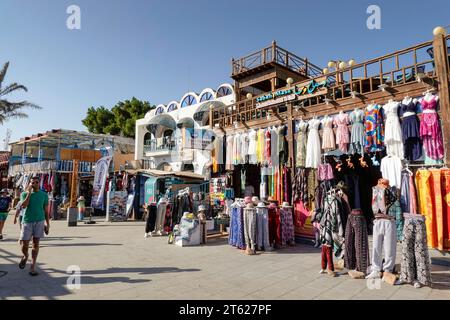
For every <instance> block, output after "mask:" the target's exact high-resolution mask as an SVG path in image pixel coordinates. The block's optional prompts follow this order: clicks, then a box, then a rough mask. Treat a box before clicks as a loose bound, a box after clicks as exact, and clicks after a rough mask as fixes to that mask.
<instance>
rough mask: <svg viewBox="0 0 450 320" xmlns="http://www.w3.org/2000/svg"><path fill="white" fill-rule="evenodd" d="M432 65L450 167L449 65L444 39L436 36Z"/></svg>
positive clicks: (446, 156) (446, 160)
mask: <svg viewBox="0 0 450 320" xmlns="http://www.w3.org/2000/svg"><path fill="white" fill-rule="evenodd" d="M433 51H434V63H435V70H436V76H437V78H438V81H439V105H440V108H441V113H442V119H441V120H442V130H443V136H444V150H445V163H446V165H450V93H449V77H448V74H449V65H448V54H447V43H446V41H445V37H444V36H442V35H438V36H435V37H434V40H433Z"/></svg>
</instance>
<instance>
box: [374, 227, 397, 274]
mask: <svg viewBox="0 0 450 320" xmlns="http://www.w3.org/2000/svg"><path fill="white" fill-rule="evenodd" d="M383 248H384V260H385V261H384V265H383V255H382V251H383ZM396 252H397V230H396V225H395V220H387V219H376V220H375V221H374V225H373V254H372V270H373V271H381V270H383V271H387V272H391V273H392V272H393V271H394V267H395V255H396Z"/></svg>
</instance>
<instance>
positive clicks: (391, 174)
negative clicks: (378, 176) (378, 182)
mask: <svg viewBox="0 0 450 320" xmlns="http://www.w3.org/2000/svg"><path fill="white" fill-rule="evenodd" d="M380 169H381V173H382V175H383V178H384V179H387V180H389V185H390V186H391V187H393V186H395V187H397V188H399V189H400V186H401V183H402V169H403V166H402V160H401V159H400V158H399V157H395V156H387V157H384V158H383V159H381V168H380Z"/></svg>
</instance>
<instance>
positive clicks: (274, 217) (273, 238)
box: [269, 209, 281, 246]
mask: <svg viewBox="0 0 450 320" xmlns="http://www.w3.org/2000/svg"><path fill="white" fill-rule="evenodd" d="M269 242H270V244H271V245H272V246H274V245H277V246H280V245H281V224H280V211H279V210H278V209H269Z"/></svg>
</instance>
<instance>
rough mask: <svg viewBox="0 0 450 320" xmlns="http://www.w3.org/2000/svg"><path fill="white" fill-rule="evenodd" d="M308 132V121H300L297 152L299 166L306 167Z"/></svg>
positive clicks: (296, 162) (297, 164)
mask: <svg viewBox="0 0 450 320" xmlns="http://www.w3.org/2000/svg"><path fill="white" fill-rule="evenodd" d="M307 132H308V122H306V121H303V120H302V121H300V122H299V124H298V133H297V141H296V142H297V154H296V159H295V160H296V161H295V164H296V166H297V167H304V166H305V162H306V140H307Z"/></svg>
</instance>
